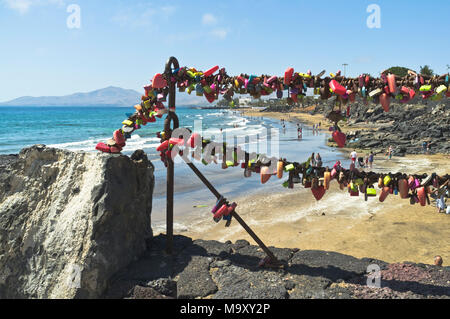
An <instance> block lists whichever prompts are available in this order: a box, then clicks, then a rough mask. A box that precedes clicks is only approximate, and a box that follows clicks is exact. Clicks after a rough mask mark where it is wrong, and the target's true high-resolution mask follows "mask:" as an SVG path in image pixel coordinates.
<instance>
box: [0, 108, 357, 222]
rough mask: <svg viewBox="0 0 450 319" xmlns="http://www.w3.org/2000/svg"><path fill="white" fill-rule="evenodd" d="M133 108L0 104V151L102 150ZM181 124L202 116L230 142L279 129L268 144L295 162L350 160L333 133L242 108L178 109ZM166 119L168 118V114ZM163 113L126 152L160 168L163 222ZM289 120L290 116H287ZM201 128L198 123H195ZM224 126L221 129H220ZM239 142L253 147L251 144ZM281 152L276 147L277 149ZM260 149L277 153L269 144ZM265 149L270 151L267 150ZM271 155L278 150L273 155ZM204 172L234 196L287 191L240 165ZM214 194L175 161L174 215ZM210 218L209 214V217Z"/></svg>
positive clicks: (160, 217) (158, 214)
mask: <svg viewBox="0 0 450 319" xmlns="http://www.w3.org/2000/svg"><path fill="white" fill-rule="evenodd" d="M133 111H134V109H133V108H117V107H26V108H15V107H0V123H1V125H2V127H3V130H0V154H12V153H18V152H19V151H20V150H21V149H22V148H24V147H27V146H31V145H34V144H45V145H47V146H50V147H57V148H63V149H68V150H72V151H87V152H97V151H96V150H95V145H96V144H97V143H98V142H102V141H103V142H104V141H106V140H107V139H109V138H111V137H112V133H113V132H114V130H116V129H118V128H120V127H121V122H122V121H123V120H124V119H126V118H127V117H128V115H129V113H132V112H133ZM177 115H178V117H179V120H180V127H187V128H190V129H193V128H194V123H195V121H196V120H197V121H198V120H201V125H202V126H201V128H202V130H204V131H207V132H209V133H210V134H211V136H212V137H213V139H216V140H217V138H218V137H219V136H220V135H223V134H225V136H224V138H225V139H226V140H227V142H230V143H231V142H233V141H234V140H235V137H243V136H249V135H250V136H257V135H258V134H259V135H260V136H266V134H265V132H267V131H270V130H275V131H276V132H277V134H274V135H269V136H268V141H267V144H268V145H270V144H271V143H272V142H273V141H272V138H274V139H276V145H277V148H278V153H279V155H280V156H281V157H283V158H287V159H288V160H290V161H297V162H303V161H305V160H306V159H307V158H308V157H309V156H310V155H311V153H312V152H315V153H317V152H319V153H320V154H321V156H322V159H323V163H324V165H325V166H332V165H333V164H334V163H335V161H336V160H338V159H339V160H341V161H343V163H344V165H346V163H348V161H347V160H346V159H344V158H343V155H342V154H341V153H340V152H339V151H338V150H336V149H334V148H330V147H328V146H326V140H327V139H328V138H329V136H330V135H329V134H326V133H324V132H317V131H316V132H314V131H312V129H311V127H310V126H308V125H306V124H304V123H303V124H301V125H302V128H303V138H302V139H298V137H297V126H296V123H289V122H287V121H286V122H285V123H286V124H285V127H284V128H283V127H282V126H281V123H280V121H279V120H275V119H270V118H262V117H242V116H241V115H240V113H239V112H233V111H230V110H211V109H196V108H189V107H177ZM164 117H165V116H164ZM164 117H163V118H162V119H157V122H156V123H149V124H147V125H146V126H142V128H141V129H140V130H137V131H135V132H134V133H133V135H132V138H131V139H129V140H128V141H127V145H126V147H125V148H124V150H123V154H126V155H130V154H132V152H133V151H135V150H137V149H143V150H144V151H145V152H146V153H147V154H148V156H149V158H150V159H151V160H152V162H153V164H154V166H155V190H154V199H153V212H152V224H154V225H163V223H164V214H165V203H166V199H165V195H166V168H165V167H164V165H163V163H162V162H161V161H160V160H159V155H158V154H157V152H156V150H155V148H156V146H158V145H159V144H160V141H159V139H158V138H157V137H156V132H159V131H162V130H163V125H164ZM286 120H287V118H286ZM196 128H198V127H196ZM221 128H222V131H221V130H220V129H221ZM249 142H250V141H247V143H245V142H244V143H240V144H239V145H240V146H241V147H242V148H243V149H245V150H248V147H250V145H251V143H249ZM274 150H276V148H275V149H274ZM258 151H259V152H261V151H263V152H264V151H273V150H272V147H270V146H269V147H267V149H266V150H265V149H264V147H263V149H258ZM264 153H265V152H264ZM269 155H271V156H273V155H274V153H272V154H269ZM194 163H195V164H196V165H197V167H198V168H199V169H200V170H201V171H202V173H203V174H204V175H205V176H206V177H207V178H208V179H209V180H210V181H211V182H212V183H213V185H215V186H216V187H217V188H218V190H219V191H220V192H221V193H222V194H223V195H224V196H226V197H227V198H229V199H230V200H232V199H233V197H241V196H242V195H243V194H245V195H246V196H247V195H251V194H264V193H273V192H281V191H284V190H285V189H284V188H283V186H282V181H280V180H278V179H276V178H271V179H270V180H269V181H268V182H267V183H266V184H264V185H261V183H260V178H259V175H258V174H253V176H252V177H250V178H244V177H243V170H242V169H241V168H240V166H238V167H234V168H228V169H222V168H221V165H216V164H210V165H208V166H205V165H203V164H202V163H199V162H195V161H194ZM214 203H215V198H214V197H213V196H212V194H211V193H210V192H209V190H208V189H207V188H206V187H204V185H203V184H202V182H201V181H200V180H199V179H198V178H197V176H196V175H195V174H194V173H193V172H191V170H190V168H189V167H188V166H187V165H185V164H184V163H183V162H182V161H180V160H178V161H176V162H175V203H174V208H175V216H177V214H183V215H186V214H196V211H197V210H196V208H194V206H195V205H205V204H206V205H213V204H214ZM209 217H210V216H208V218H209Z"/></svg>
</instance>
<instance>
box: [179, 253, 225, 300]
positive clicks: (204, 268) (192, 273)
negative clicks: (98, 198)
mask: <svg viewBox="0 0 450 319" xmlns="http://www.w3.org/2000/svg"><path fill="white" fill-rule="evenodd" d="M209 264H210V263H209V261H208V260H207V259H206V258H204V257H199V256H192V260H191V261H190V262H189V264H188V265H187V267H186V268H185V269H184V270H183V272H182V273H180V275H179V279H178V281H177V298H178V299H194V298H201V297H206V296H209V295H212V294H214V293H215V292H217V286H216V284H215V283H214V282H213V281H212V279H211V275H210V274H209Z"/></svg>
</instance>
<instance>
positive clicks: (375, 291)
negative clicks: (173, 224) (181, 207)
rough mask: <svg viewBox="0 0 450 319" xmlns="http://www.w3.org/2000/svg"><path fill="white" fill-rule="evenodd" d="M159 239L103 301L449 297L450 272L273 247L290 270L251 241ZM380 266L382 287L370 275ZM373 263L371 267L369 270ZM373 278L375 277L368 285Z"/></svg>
mask: <svg viewBox="0 0 450 319" xmlns="http://www.w3.org/2000/svg"><path fill="white" fill-rule="evenodd" d="M165 243H166V237H165V236H164V235H159V236H157V237H155V238H153V239H152V241H151V245H150V247H149V249H148V250H147V251H146V252H145V254H143V256H142V258H141V259H139V260H137V261H135V262H133V263H132V264H130V265H129V266H128V267H127V268H125V269H123V270H122V271H120V272H118V273H117V274H116V275H115V276H114V278H113V280H112V284H111V285H110V286H109V287H108V289H107V291H106V293H105V295H104V296H103V297H104V298H134V299H146V298H149V299H164V298H179V299H196V298H212V299H288V298H290V299H305V298H312V299H319V298H320V299H361V298H367V299H373V298H399V299H404V298H450V267H438V266H431V265H424V264H413V263H407V262H406V263H398V264H388V263H386V262H383V261H381V260H375V259H370V258H361V259H359V258H355V257H352V256H348V255H344V254H339V253H336V252H326V251H318V250H298V249H289V248H274V247H271V250H272V251H273V253H274V254H275V256H277V258H278V259H279V261H281V263H282V264H283V266H284V267H283V268H274V269H272V268H261V267H258V263H259V262H260V260H261V259H262V258H264V257H265V254H264V253H263V252H262V251H261V249H260V248H259V247H257V246H253V245H250V243H249V242H247V241H245V240H238V241H236V242H235V243H234V244H233V243H232V242H229V241H228V242H226V243H221V242H217V241H205V240H192V239H190V238H188V237H184V236H175V238H174V243H173V245H174V254H173V255H167V254H166V253H165V252H164V249H165ZM374 265H376V266H377V267H379V268H378V269H379V277H380V278H381V281H380V287H378V288H377V287H369V286H368V285H367V283H368V282H369V283H374V282H375V280H373V279H371V278H368V271H369V270H370V269H373V267H374ZM369 266H370V267H369ZM368 279H369V280H368Z"/></svg>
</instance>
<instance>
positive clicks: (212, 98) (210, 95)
mask: <svg viewBox="0 0 450 319" xmlns="http://www.w3.org/2000/svg"><path fill="white" fill-rule="evenodd" d="M205 97H206V99H207V100H208V102H209V103H213V102H214V101H215V100H216V96H215V95H214V93H206V92H205Z"/></svg>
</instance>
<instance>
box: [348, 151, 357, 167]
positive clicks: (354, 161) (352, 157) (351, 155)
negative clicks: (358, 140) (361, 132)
mask: <svg viewBox="0 0 450 319" xmlns="http://www.w3.org/2000/svg"><path fill="white" fill-rule="evenodd" d="M350 157H351V159H352V163H353V164H356V158H357V157H358V153H356V150H353V152H351V153H350Z"/></svg>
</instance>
